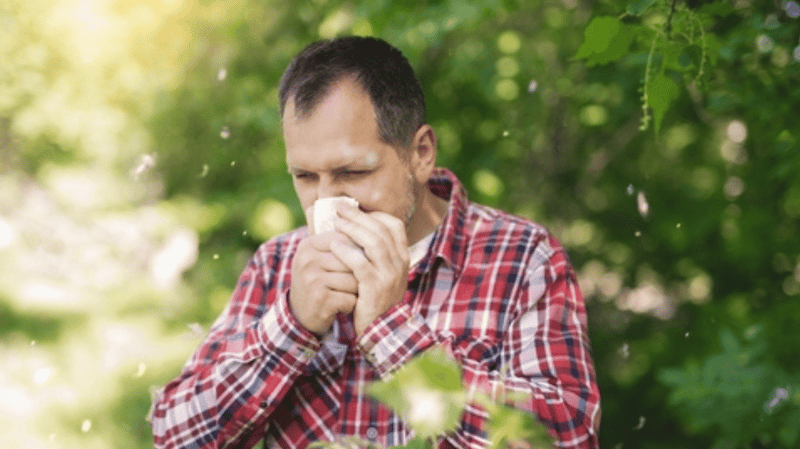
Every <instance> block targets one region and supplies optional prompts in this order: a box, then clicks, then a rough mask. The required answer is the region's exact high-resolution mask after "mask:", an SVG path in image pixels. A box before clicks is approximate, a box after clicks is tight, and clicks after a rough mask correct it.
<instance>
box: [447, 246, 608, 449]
mask: <svg viewBox="0 0 800 449" xmlns="http://www.w3.org/2000/svg"><path fill="white" fill-rule="evenodd" d="M522 286H523V288H522V290H521V292H520V300H519V303H518V307H519V308H520V310H519V312H520V313H519V315H518V317H517V318H516V319H515V320H514V321H512V322H511V324H510V326H509V328H508V329H506V333H505V337H504V340H503V342H502V345H501V348H500V354H499V360H495V361H491V362H490V361H487V360H483V359H482V357H481V354H480V352H481V351H475V352H474V353H473V354H465V355H464V358H463V359H462V366H463V367H464V382H465V384H466V385H469V386H471V387H472V388H476V389H479V390H481V391H483V392H486V393H489V394H491V395H492V396H493V397H494V398H495V399H498V400H502V399H503V397H504V396H513V395H514V394H519V393H523V394H524V395H525V396H527V399H524V400H513V401H512V403H513V405H514V406H516V407H517V408H519V409H521V410H526V411H530V412H532V413H534V414H535V415H536V416H537V417H538V418H539V421H541V422H542V423H544V424H545V425H546V426H547V427H548V428H549V429H550V432H551V434H552V435H553V436H554V437H555V439H556V441H558V446H559V447H564V448H581V449H584V448H585V449H589V448H596V447H598V439H597V438H598V435H597V431H598V430H599V421H600V393H599V390H598V387H597V383H596V379H595V372H594V364H593V362H592V358H591V351H590V347H589V338H588V334H587V323H586V310H585V308H584V304H583V298H582V296H581V293H580V290H579V288H578V284H577V281H576V278H575V273H574V271H573V268H572V266H571V265H570V263H569V261H568V259H567V256H566V253H565V252H564V250H563V249H562V248H561V247H560V245H559V244H558V242H556V241H555V239H553V238H552V237H549V236H548V237H546V238H545V239H543V240H542V241H541V242H540V243H539V244H538V245H537V247H536V249H535V251H534V253H533V256H532V258H531V260H530V263H529V264H528V266H527V268H526V279H525V280H524V282H523V284H522ZM471 352H472V351H471ZM484 354H485V352H484ZM484 357H485V356H484ZM484 421H485V413H484V412H483V411H482V410H481V409H480V408H478V407H476V406H469V407H468V408H467V411H466V412H465V416H464V423H465V424H466V425H467V427H469V426H470V425H473V426H478V427H483V426H482V423H483V422H484ZM456 438H459V437H456Z"/></svg>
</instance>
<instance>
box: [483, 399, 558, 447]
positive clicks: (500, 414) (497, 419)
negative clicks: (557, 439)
mask: <svg viewBox="0 0 800 449" xmlns="http://www.w3.org/2000/svg"><path fill="white" fill-rule="evenodd" d="M486 428H487V433H488V434H489V438H490V441H491V443H490V447H491V448H492V449H498V448H504V447H508V446H509V445H510V444H509V443H513V442H518V441H525V442H526V443H528V444H529V445H531V446H532V447H536V448H539V449H552V448H554V447H555V446H554V442H553V438H552V437H551V436H550V433H549V432H548V431H547V429H546V428H545V427H544V426H543V425H542V424H541V423H539V422H538V421H537V420H536V418H534V417H533V415H531V414H530V413H526V412H523V411H521V410H518V409H515V408H512V407H509V406H507V405H502V404H493V405H492V406H490V407H489V420H488V422H487V423H486Z"/></svg>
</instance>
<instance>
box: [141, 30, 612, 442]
mask: <svg viewBox="0 0 800 449" xmlns="http://www.w3.org/2000/svg"><path fill="white" fill-rule="evenodd" d="M280 104H281V117H282V126H283V136H284V140H285V145H286V164H287V166H288V169H289V173H290V174H291V176H292V179H293V181H294V188H295V190H296V192H297V195H298V197H299V199H300V202H301V204H302V206H303V208H304V209H305V210H306V211H307V212H306V218H307V220H308V223H313V217H312V215H313V207H312V206H313V204H314V202H315V200H317V199H319V198H329V197H336V196H346V197H350V198H353V199H355V200H356V201H358V204H359V206H358V207H354V206H347V205H344V206H340V207H338V209H337V214H338V218H336V219H335V220H334V226H335V229H334V230H333V231H329V232H322V233H318V234H315V233H314V232H313V229H310V228H311V226H309V227H308V228H305V227H304V228H301V229H298V230H295V231H293V232H290V233H288V234H285V235H281V236H278V237H276V238H274V239H271V240H270V241H268V242H266V243H265V244H264V245H262V246H261V247H260V248H259V249H258V251H257V252H256V253H255V255H254V256H253V258H252V259H251V260H250V262H249V263H248V265H247V267H246V268H245V270H244V272H243V273H242V275H241V277H240V279H239V282H238V285H237V288H236V290H235V292H234V293H233V296H232V298H231V301H230V303H229V304H228V306H227V307H226V309H225V310H224V312H223V313H222V315H221V316H220V317H219V318H218V319H217V321H216V323H215V324H214V325H213V326H212V329H211V331H210V333H209V335H208V337H207V338H206V340H205V341H204V342H203V343H202V344H201V345H200V347H199V349H198V350H197V352H196V353H195V354H194V355H193V356H192V358H191V359H190V360H189V361H188V362H187V364H186V366H185V367H184V369H183V371H182V373H181V374H180V376H179V377H178V378H176V379H175V380H173V381H172V382H170V383H169V384H167V385H166V386H165V388H164V391H163V395H162V396H161V397H160V399H159V400H158V401H157V402H156V404H155V407H154V413H153V433H154V438H155V443H156V446H157V447H159V448H161V447H193V448H194V447H198V448H199V447H209V448H214V447H245V448H249V447H252V446H254V445H255V444H257V443H259V442H260V441H264V442H265V446H266V447H285V448H289V447H306V446H308V445H309V444H310V443H312V442H315V441H338V440H340V439H342V438H346V437H356V438H359V439H362V440H365V441H371V442H374V443H376V444H379V445H382V446H387V447H388V446H397V445H402V444H405V443H406V442H407V441H408V440H409V439H410V438H411V437H412V436H413V433H412V430H411V429H409V428H408V427H407V426H406V425H405V424H404V423H403V422H402V420H401V419H400V418H399V417H398V416H397V415H395V414H394V413H392V411H391V410H389V409H388V408H387V407H385V406H384V405H382V404H381V403H379V402H378V401H376V400H374V399H372V398H371V397H369V396H368V395H366V393H365V386H366V385H367V384H368V383H369V382H373V381H376V380H380V379H385V378H388V377H390V376H391V375H392V373H393V372H394V371H395V370H396V369H398V368H399V367H401V366H402V365H403V364H404V363H406V362H407V361H408V360H409V359H410V358H411V357H413V356H415V355H417V354H419V353H421V352H422V351H425V350H426V349H429V348H431V347H433V346H436V345H444V346H445V347H446V348H447V349H448V350H449V351H450V352H451V353H452V354H453V355H454V356H455V358H456V359H457V361H458V362H459V363H460V365H461V366H462V368H463V382H464V385H465V387H467V388H468V389H469V391H483V392H487V393H494V394H495V396H497V394H498V392H522V393H528V395H527V397H528V399H526V400H522V401H518V403H516V404H515V405H516V406H518V407H520V408H523V409H525V410H529V411H530V412H532V413H534V414H535V415H536V416H537V417H538V418H539V420H540V421H542V422H543V423H545V424H546V425H547V426H548V427H549V428H550V430H551V433H552V434H553V436H554V437H556V438H557V440H558V441H559V444H560V445H561V446H562V447H569V448H594V447H597V434H596V430H597V428H598V424H599V392H598V389H597V386H596V383H595V377H594V368H593V365H592V360H591V356H590V350H589V343H588V336H587V330H586V316H585V309H584V305H583V301H582V298H581V295H580V292H579V289H578V285H577V283H576V280H575V274H574V272H573V269H572V267H571V266H570V264H569V261H568V260H567V256H566V254H565V253H564V251H563V249H562V248H561V247H560V246H559V244H558V243H557V242H556V241H555V239H554V238H553V237H552V236H550V235H549V234H548V233H547V231H546V230H545V229H543V228H542V227H540V226H538V225H536V224H533V223H531V222H528V221H526V220H524V219H521V218H518V217H514V216H511V215H508V214H505V213H503V212H500V211H497V210H493V209H490V208H487V207H483V206H479V205H476V204H471V203H469V202H467V199H466V195H465V193H464V191H463V189H462V187H461V186H460V184H459V182H458V180H457V179H456V177H455V176H454V175H453V174H452V173H450V172H448V171H446V170H444V169H440V168H435V158H436V151H437V147H436V134H435V132H434V130H433V129H432V128H431V126H430V125H428V124H427V123H426V121H425V105H424V99H423V95H422V90H421V88H420V86H419V84H418V82H417V80H416V77H415V75H414V73H413V70H412V69H411V67H410V66H409V64H408V62H407V61H406V59H405V58H404V57H403V56H402V54H401V53H400V52H399V51H398V50H397V49H395V48H394V47H391V46H390V45H389V44H387V43H385V42H383V41H381V40H378V39H372V38H357V37H346V38H339V39H335V40H331V41H323V42H317V43H314V44H311V45H310V46H308V47H307V48H306V49H305V50H303V52H302V53H301V54H300V55H298V56H297V57H296V58H295V60H294V61H293V62H292V64H291V65H290V66H289V68H288V69H287V70H286V72H285V73H284V76H283V78H282V80H281V86H280ZM485 420H486V414H485V412H484V411H483V410H482V409H481V408H480V407H479V406H477V405H470V406H468V407H467V409H466V410H465V412H464V414H463V417H462V421H461V425H460V428H459V430H458V431H457V432H454V433H452V434H448V435H444V436H442V437H441V438H439V440H438V442H437V444H438V446H439V447H483V446H485V445H486V444H487V443H488V440H487V439H486V434H485Z"/></svg>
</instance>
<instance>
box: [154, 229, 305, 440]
mask: <svg viewBox="0 0 800 449" xmlns="http://www.w3.org/2000/svg"><path fill="white" fill-rule="evenodd" d="M274 250H275V249H274V248H271V247H269V246H268V244H265V245H263V246H262V247H261V248H259V251H258V252H256V255H255V256H254V257H253V259H251V261H250V262H249V263H248V266H247V267H246V269H245V270H244V272H243V273H242V275H241V276H240V278H239V281H238V283H237V287H236V289H235V291H234V293H233V295H232V297H231V300H230V302H229V304H228V306H227V307H226V308H225V310H224V311H223V313H222V315H221V316H220V317H219V318H218V319H217V321H216V322H215V324H214V325H213V326H212V328H211V331H210V332H209V335H208V336H207V337H206V339H205V340H204V341H203V342H202V343H201V344H200V346H199V348H198V349H197V351H196V352H195V353H194V354H193V355H192V356H191V357H190V358H189V360H188V361H187V362H186V365H185V366H184V367H183V370H182V372H181V373H180V375H179V376H178V377H177V378H175V379H174V380H172V381H171V382H169V383H168V384H167V385H166V386H165V387H164V388H163V391H162V394H161V396H160V397H159V398H158V399H156V401H155V402H154V408H153V414H152V428H153V438H154V442H155V447H156V448H186V447H191V448H224V447H245V448H249V447H252V446H254V445H255V444H256V443H257V442H258V441H259V440H260V439H261V438H263V435H264V433H265V431H266V428H267V426H268V424H269V417H270V415H271V414H272V412H273V411H274V410H275V408H276V407H277V405H278V404H279V403H280V402H281V400H282V398H283V397H284V396H285V395H286V393H287V391H289V389H290V388H291V387H292V385H293V384H294V382H295V380H296V379H297V377H298V376H299V375H300V374H302V373H303V372H304V370H305V369H306V368H307V366H308V364H309V362H310V361H311V360H312V358H313V357H314V355H315V354H316V352H317V351H318V350H319V345H320V343H319V341H318V340H317V339H316V337H314V336H313V335H312V334H311V333H310V332H308V331H307V330H305V329H304V328H302V326H300V325H299V323H298V322H297V321H296V320H295V318H294V317H293V315H292V314H291V311H290V307H289V302H288V288H287V289H282V288H280V285H281V283H280V282H279V281H278V279H279V277H281V274H280V273H279V272H278V271H279V270H281V269H284V270H285V269H288V268H286V267H284V268H280V267H276V268H271V267H268V264H267V262H266V261H267V260H268V257H269V256H270V252H271V251H274Z"/></svg>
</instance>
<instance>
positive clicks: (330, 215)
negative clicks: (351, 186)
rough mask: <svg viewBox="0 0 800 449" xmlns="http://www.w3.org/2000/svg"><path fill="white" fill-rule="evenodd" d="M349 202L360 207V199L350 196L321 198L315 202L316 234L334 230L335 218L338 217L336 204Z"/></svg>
mask: <svg viewBox="0 0 800 449" xmlns="http://www.w3.org/2000/svg"><path fill="white" fill-rule="evenodd" d="M339 203H348V204H351V205H353V206H354V207H358V201H356V200H354V199H352V198H350V197H349V196H334V197H329V198H320V199H318V200H317V201H315V202H314V234H321V233H323V232H328V231H333V230H334V228H333V219H334V218H336V205H337V204H339Z"/></svg>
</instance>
